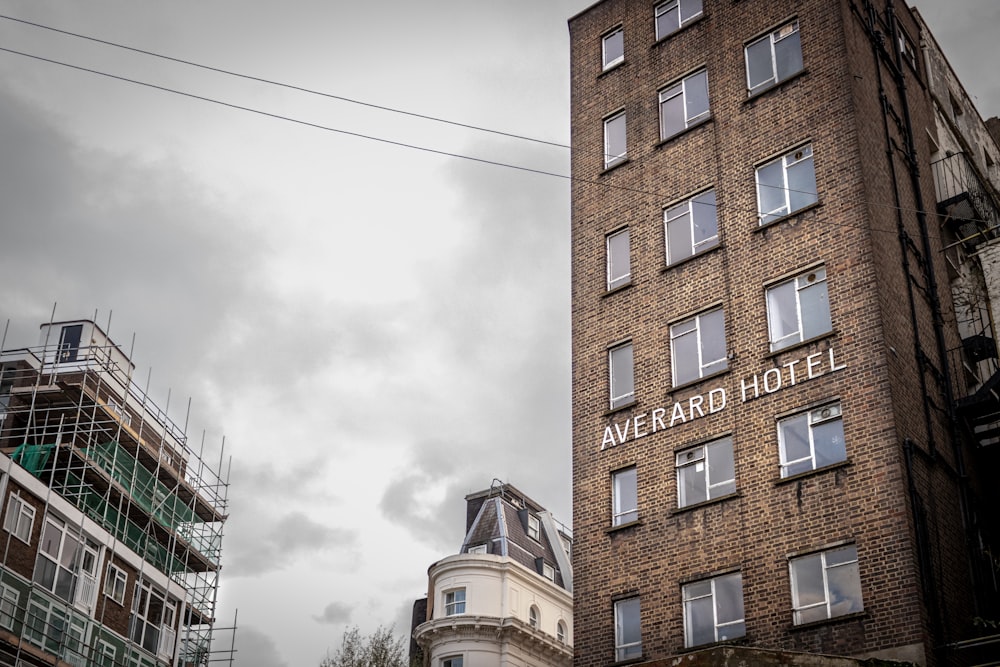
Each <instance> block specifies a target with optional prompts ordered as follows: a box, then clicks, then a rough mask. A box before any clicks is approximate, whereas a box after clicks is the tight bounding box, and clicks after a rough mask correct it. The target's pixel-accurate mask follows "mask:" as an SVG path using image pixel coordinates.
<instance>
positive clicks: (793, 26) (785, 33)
mask: <svg viewBox="0 0 1000 667" xmlns="http://www.w3.org/2000/svg"><path fill="white" fill-rule="evenodd" d="M787 39H794V41H795V42H796V43H797V44H798V64H799V67H798V69H794V70H791V71H788V72H779V71H778V63H779V62H780V59H779V58H778V55H777V50H778V49H779V48H782V47H780V46H778V45H779V44H780V43H781V42H784V41H785V40H787ZM765 42H766V45H767V46H768V50H769V52H770V61H771V76H770V77H768V78H767V79H763V80H761V81H759V82H758V83H756V84H755V83H754V82H753V81H751V80H750V50H751V49H754V50H755V51H757V47H758V45H761V46H764V43H765ZM788 44H791V42H786V47H787V45H788ZM743 57H744V60H745V62H746V75H747V79H746V81H747V90H748V91H749V95H755V94H756V93H758V92H760V91H764V90H767V89H768V88H771V87H773V86H776V85H778V84H779V83H781V82H782V81H787V80H788V79H790V78H792V77H793V76H795V75H796V74H798V73H799V72H801V71H802V70H803V69H804V65H803V60H802V38H801V34H800V33H799V22H798V21H797V20H795V21H789V22H788V23H786V24H784V25H782V26H780V27H778V28H776V29H774V30H772V31H770V32H768V33H767V34H766V35H763V36H761V37H758V38H757V39H755V40H753V41H751V42H749V43H747V45H746V46H745V47H744V48H743Z"/></svg>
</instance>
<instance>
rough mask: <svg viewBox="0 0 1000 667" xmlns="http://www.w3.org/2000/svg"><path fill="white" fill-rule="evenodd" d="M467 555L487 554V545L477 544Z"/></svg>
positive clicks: (468, 550)
mask: <svg viewBox="0 0 1000 667" xmlns="http://www.w3.org/2000/svg"><path fill="white" fill-rule="evenodd" d="M466 553H470V554H485V553H487V545H485V544H477V545H476V546H474V547H469V548H468V549H467V550H466Z"/></svg>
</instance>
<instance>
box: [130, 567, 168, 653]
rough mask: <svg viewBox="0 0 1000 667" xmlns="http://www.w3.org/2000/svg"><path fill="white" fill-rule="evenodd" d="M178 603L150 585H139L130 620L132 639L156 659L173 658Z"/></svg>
mask: <svg viewBox="0 0 1000 667" xmlns="http://www.w3.org/2000/svg"><path fill="white" fill-rule="evenodd" d="M175 605H176V603H175V602H173V601H172V600H168V599H167V597H166V594H164V593H163V592H162V591H160V590H158V589H156V588H154V587H153V586H151V585H150V584H149V583H148V582H145V581H144V582H142V583H137V584H136V586H135V598H133V601H132V617H131V618H130V620H129V637H130V638H131V639H132V641H134V642H135V643H136V644H138V645H139V646H142V648H144V649H145V650H147V651H149V652H150V653H152V654H154V655H157V654H159V655H172V654H173V649H174V639H175V637H176V632H175V631H174V628H173V624H174V612H175Z"/></svg>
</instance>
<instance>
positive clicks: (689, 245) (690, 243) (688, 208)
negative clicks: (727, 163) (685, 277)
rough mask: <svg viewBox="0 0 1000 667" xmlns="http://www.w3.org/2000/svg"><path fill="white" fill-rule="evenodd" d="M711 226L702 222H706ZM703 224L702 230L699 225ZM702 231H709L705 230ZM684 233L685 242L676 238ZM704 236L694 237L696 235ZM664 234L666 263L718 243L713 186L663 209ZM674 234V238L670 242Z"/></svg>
mask: <svg viewBox="0 0 1000 667" xmlns="http://www.w3.org/2000/svg"><path fill="white" fill-rule="evenodd" d="M709 212H710V213H711V222H710V225H709V226H710V228H711V229H710V230H709V229H708V227H709V226H706V225H704V223H707V222H709V215H708V213H709ZM703 226H705V227H706V229H705V230H701V227H703ZM705 231H712V233H711V234H705ZM682 235H683V236H684V237H685V238H684V242H683V243H681V242H680V241H679V240H678V237H679V236H682ZM699 235H701V236H704V238H702V239H700V240H697V241H696V240H695V239H696V238H698V236H699ZM663 238H664V241H665V243H666V249H667V266H672V265H674V264H677V263H679V262H682V261H684V260H685V259H687V258H688V257H693V256H695V255H697V254H699V253H702V252H705V251H706V250H711V249H712V248H714V247H716V246H718V245H719V217H718V208H717V206H716V203H715V190H714V189H710V190H705V191H704V192H699V193H698V194H696V195H694V196H692V197H689V198H688V199H685V200H684V201H682V202H680V203H677V204H674V205H672V206H668V207H667V208H665V209H663ZM671 238H674V241H675V242H673V243H672V242H671Z"/></svg>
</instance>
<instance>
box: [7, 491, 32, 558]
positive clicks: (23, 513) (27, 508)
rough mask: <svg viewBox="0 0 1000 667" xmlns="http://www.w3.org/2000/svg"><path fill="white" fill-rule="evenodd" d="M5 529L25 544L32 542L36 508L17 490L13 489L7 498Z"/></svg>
mask: <svg viewBox="0 0 1000 667" xmlns="http://www.w3.org/2000/svg"><path fill="white" fill-rule="evenodd" d="M3 529H4V530H6V531H7V532H8V533H10V534H11V535H13V536H14V537H16V538H17V539H19V540H21V541H22V542H24V543H25V544H28V545H30V544H31V532H32V531H33V530H34V529H35V508H34V506H33V505H29V504H28V503H26V502H24V499H23V498H21V495H20V494H19V493H18V492H17V491H12V492H11V494H10V496H9V498H8V500H7V516H6V517H5V518H4V522H3Z"/></svg>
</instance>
